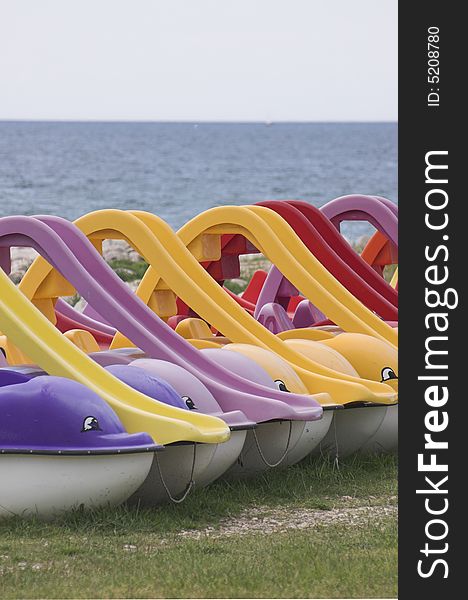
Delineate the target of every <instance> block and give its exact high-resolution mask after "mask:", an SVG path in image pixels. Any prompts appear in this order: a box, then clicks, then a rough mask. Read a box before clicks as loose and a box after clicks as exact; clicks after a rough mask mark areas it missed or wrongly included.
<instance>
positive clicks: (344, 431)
mask: <svg viewBox="0 0 468 600" xmlns="http://www.w3.org/2000/svg"><path fill="white" fill-rule="evenodd" d="M387 409H388V407H387V406H363V407H354V408H345V409H343V410H337V411H335V412H334V413H333V421H332V423H331V425H330V429H329V430H328V433H327V435H326V436H325V437H324V439H323V440H322V443H321V444H320V445H319V447H318V448H317V450H316V453H321V454H329V455H332V456H334V457H341V458H344V457H346V456H349V455H351V454H354V453H355V452H357V451H358V450H360V449H361V448H362V447H363V446H364V445H365V444H366V442H368V441H369V440H370V439H371V437H372V436H373V435H374V434H375V433H376V432H377V430H378V428H379V427H380V425H381V423H382V421H383V420H384V418H385V415H386V412H387Z"/></svg>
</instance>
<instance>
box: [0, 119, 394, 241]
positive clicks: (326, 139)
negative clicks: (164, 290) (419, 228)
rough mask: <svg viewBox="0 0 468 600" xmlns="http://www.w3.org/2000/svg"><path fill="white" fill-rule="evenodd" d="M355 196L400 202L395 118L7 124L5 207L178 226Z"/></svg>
mask: <svg viewBox="0 0 468 600" xmlns="http://www.w3.org/2000/svg"><path fill="white" fill-rule="evenodd" d="M345 194H373V195H379V196H385V197H387V198H389V199H390V200H392V201H393V202H398V198H397V125H396V123H128V122H126V123H116V122H105V123H98V122H23V121H22V122H0V216H5V215H11V214H24V215H32V214H55V215H59V216H62V217H66V218H67V219H75V218H77V217H79V216H81V215H83V214H85V213H88V212H90V211H93V210H96V209H100V208H119V209H138V210H146V211H150V212H152V213H155V214H157V215H159V216H160V217H162V218H163V219H164V220H165V221H167V222H168V223H169V224H170V225H171V226H172V227H174V228H178V227H180V226H181V225H183V224H184V223H185V222H186V221H188V220H189V219H190V218H192V217H194V216H195V215H196V214H198V213H200V212H202V211H204V210H206V209H208V208H211V207H213V206H223V205H243V204H250V203H253V202H258V201H260V200H266V199H300V200H305V201H307V202H310V203H311V204H313V205H315V206H318V207H320V206H322V205H323V204H325V203H326V202H328V201H329V200H332V199H333V198H336V197H338V196H342V195H345ZM343 233H344V234H345V235H346V236H347V237H348V238H349V239H351V240H357V239H359V238H361V237H362V236H366V235H370V234H371V233H372V227H371V226H370V225H368V224H365V223H350V224H346V225H345V226H344V228H343Z"/></svg>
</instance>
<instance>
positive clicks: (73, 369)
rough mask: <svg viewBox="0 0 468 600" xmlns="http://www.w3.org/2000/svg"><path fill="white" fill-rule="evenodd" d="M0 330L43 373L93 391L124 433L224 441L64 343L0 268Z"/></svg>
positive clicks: (221, 429)
mask: <svg viewBox="0 0 468 600" xmlns="http://www.w3.org/2000/svg"><path fill="white" fill-rule="evenodd" d="M44 262H45V261H44ZM46 264H47V263H46ZM0 330H1V331H3V333H5V334H6V335H7V336H8V339H9V340H11V342H12V343H13V344H15V345H16V346H17V347H18V348H19V349H20V350H21V351H22V352H24V353H25V354H27V355H28V356H29V357H30V358H31V359H32V360H34V361H35V362H36V363H37V364H38V365H39V366H40V367H41V368H42V369H44V370H45V371H46V372H47V373H49V374H51V375H58V376H62V377H68V378H69V379H74V380H75V381H78V382H80V383H82V384H84V385H86V386H87V387H88V388H89V389H92V390H93V391H94V392H96V393H97V394H98V395H99V396H101V398H103V399H104V400H106V402H108V403H109V404H110V406H111V407H112V408H113V409H114V410H115V412H116V413H117V415H118V416H119V418H120V419H121V421H122V423H123V425H124V427H125V428H126V429H127V431H128V432H129V433H136V432H139V431H146V432H147V433H149V434H150V435H151V436H152V438H153V439H154V441H155V442H158V443H160V444H169V443H172V442H177V441H194V442H207V443H220V442H224V441H226V440H227V439H229V435H230V433H229V428H228V427H227V425H226V424H225V423H224V421H222V420H221V419H218V418H216V417H210V416H207V415H202V414H196V413H193V412H189V411H183V410H181V409H177V408H173V407H170V406H168V405H166V404H164V403H159V402H155V401H154V400H153V399H151V398H148V397H147V396H145V395H144V394H141V393H139V392H137V391H136V390H134V389H132V388H131V387H129V386H127V385H125V384H124V383H122V382H121V381H119V380H118V379H116V378H115V377H113V376H112V375H111V374H110V373H108V372H107V371H106V370H105V369H103V368H102V367H100V366H99V365H97V364H96V363H95V362H94V361H93V360H91V359H90V358H88V357H87V356H86V355H85V354H84V353H83V352H81V350H79V349H78V348H76V347H75V346H74V345H73V344H72V343H71V342H70V341H69V340H67V339H66V338H65V337H64V336H63V335H62V334H61V333H60V332H59V331H58V330H57V329H56V328H55V327H54V326H53V325H52V324H51V323H50V322H49V321H48V320H47V318H46V317H45V316H44V315H42V314H41V313H40V312H39V311H38V310H37V309H36V308H35V307H34V306H33V305H32V304H31V302H30V301H29V300H28V299H27V298H26V297H25V296H24V295H23V294H22V293H21V292H20V291H19V290H18V289H17V288H16V287H15V285H14V284H13V283H12V282H11V281H10V279H9V278H8V277H7V276H6V275H5V273H4V272H3V271H2V270H1V269H0ZM76 401H77V402H79V398H77V399H76Z"/></svg>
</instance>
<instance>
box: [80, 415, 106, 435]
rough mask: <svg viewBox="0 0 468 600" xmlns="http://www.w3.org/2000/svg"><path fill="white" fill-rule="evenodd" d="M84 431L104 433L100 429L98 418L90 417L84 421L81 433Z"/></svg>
mask: <svg viewBox="0 0 468 600" xmlns="http://www.w3.org/2000/svg"><path fill="white" fill-rule="evenodd" d="M84 431H102V429H101V428H100V427H99V421H98V420H97V419H96V417H92V416H89V417H86V418H85V419H84V421H83V426H82V428H81V432H84Z"/></svg>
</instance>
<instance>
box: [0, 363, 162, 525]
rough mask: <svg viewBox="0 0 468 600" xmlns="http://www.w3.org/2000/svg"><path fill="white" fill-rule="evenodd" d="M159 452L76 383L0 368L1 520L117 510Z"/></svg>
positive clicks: (148, 437)
mask: <svg viewBox="0 0 468 600" xmlns="http://www.w3.org/2000/svg"><path fill="white" fill-rule="evenodd" d="M162 449H163V448H162V446H159V445H157V444H155V443H154V442H153V440H152V438H151V437H150V436H149V435H148V434H146V433H134V434H128V433H126V431H125V430H124V428H123V426H122V424H121V422H120V420H119V418H118V417H117V415H116V414H115V412H114V411H113V410H112V408H111V407H110V406H109V405H108V404H107V403H106V402H105V401H104V400H102V399H101V398H100V397H99V396H98V395H97V394H95V393H94V392H92V391H91V390H89V389H87V388H86V387H85V386H83V385H81V384H79V383H77V382H74V381H70V380H68V379H65V378H61V377H52V376H42V377H36V378H34V379H28V377H26V376H25V375H22V374H20V373H15V372H12V371H9V370H8V369H5V368H3V369H0V481H1V482H2V484H1V486H0V518H6V517H12V516H33V515H37V516H39V517H41V518H51V517H54V516H58V515H60V514H62V513H64V512H66V511H70V510H72V509H74V508H78V507H79V508H82V507H84V508H98V507H103V506H116V505H118V504H120V503H122V502H124V501H125V500H127V498H129V497H130V496H131V495H132V494H133V493H134V492H135V491H136V490H137V489H138V488H139V487H140V486H141V485H142V483H143V482H144V480H145V479H146V477H147V475H148V472H149V470H150V468H151V463H152V460H153V454H154V453H155V452H156V451H158V450H162Z"/></svg>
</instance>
